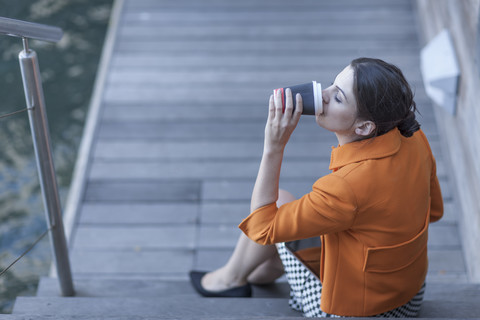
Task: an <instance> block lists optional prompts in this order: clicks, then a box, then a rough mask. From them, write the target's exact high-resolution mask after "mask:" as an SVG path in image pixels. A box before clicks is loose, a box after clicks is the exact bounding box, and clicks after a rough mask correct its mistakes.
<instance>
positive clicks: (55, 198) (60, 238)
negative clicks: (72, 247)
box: [18, 38, 75, 296]
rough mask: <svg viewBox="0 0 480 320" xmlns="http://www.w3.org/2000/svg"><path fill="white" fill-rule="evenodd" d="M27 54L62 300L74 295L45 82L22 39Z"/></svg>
mask: <svg viewBox="0 0 480 320" xmlns="http://www.w3.org/2000/svg"><path fill="white" fill-rule="evenodd" d="M23 44H24V50H23V51H21V52H20V53H19V56H18V59H19V61H20V69H21V72H22V79H23V87H24V91H25V99H26V102H27V108H28V117H29V120H30V129H31V131H32V137H33V146H34V150H35V157H36V161H37V166H38V175H39V178H40V186H41V189H42V196H43V203H44V207H45V214H46V216H47V223H48V226H49V228H51V232H50V239H51V241H52V249H53V256H54V258H55V262H56V269H57V275H58V279H59V282H60V287H61V291H62V295H63V296H73V295H75V290H74V288H73V281H72V273H71V269H70V260H69V257H68V247H67V241H66V238H65V231H64V228H63V222H62V208H61V204H60V198H59V194H58V187H57V179H56V175H55V167H54V165H53V156H52V148H51V142H50V134H49V127H48V121H47V114H46V108H45V100H44V97H43V88H42V81H41V79H40V69H39V66H38V59H37V54H36V53H35V51H33V50H31V49H29V48H28V40H27V39H26V38H23Z"/></svg>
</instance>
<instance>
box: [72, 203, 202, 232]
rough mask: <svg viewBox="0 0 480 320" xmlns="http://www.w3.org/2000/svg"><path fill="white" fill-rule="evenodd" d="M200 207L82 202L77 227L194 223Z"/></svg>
mask: <svg viewBox="0 0 480 320" xmlns="http://www.w3.org/2000/svg"><path fill="white" fill-rule="evenodd" d="M199 212H200V208H199V205H198V204H190V203H182V202H180V203H126V204H125V203H85V204H83V206H82V208H81V211H80V218H79V221H78V224H79V225H80V226H82V225H96V226H101V225H114V226H118V225H133V226H138V225H158V224H171V223H195V222H196V221H197V219H198V216H199Z"/></svg>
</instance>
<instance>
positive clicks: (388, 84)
mask: <svg viewBox="0 0 480 320" xmlns="http://www.w3.org/2000/svg"><path fill="white" fill-rule="evenodd" d="M350 65H351V67H352V68H353V71H354V77H355V78H354V84H353V92H354V93H355V99H356V101H357V108H358V117H359V118H361V119H365V120H371V121H373V122H374V123H375V126H376V129H375V131H374V133H373V134H372V136H373V137H374V136H380V135H382V134H384V133H387V132H388V131H390V130H392V129H393V128H395V127H397V128H398V129H399V130H400V133H401V134H402V135H403V136H405V137H410V136H412V135H413V133H414V132H415V131H417V130H419V129H420V124H419V123H418V122H417V120H416V119H415V112H416V111H417V107H416V105H415V101H413V93H412V90H411V88H410V85H409V84H408V82H407V80H406V79H405V77H404V76H403V73H402V71H401V70H400V69H399V68H397V67H396V66H394V65H392V64H389V63H387V62H385V61H383V60H380V59H372V58H359V59H355V60H353V61H352V62H351V63H350Z"/></svg>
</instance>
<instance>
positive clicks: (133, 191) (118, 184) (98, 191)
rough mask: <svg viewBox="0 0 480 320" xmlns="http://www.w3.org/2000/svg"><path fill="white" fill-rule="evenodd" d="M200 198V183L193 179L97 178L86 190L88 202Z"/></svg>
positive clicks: (191, 199)
mask: <svg viewBox="0 0 480 320" xmlns="http://www.w3.org/2000/svg"><path fill="white" fill-rule="evenodd" d="M199 199H200V183H199V181H196V180H191V179H188V180H160V181H158V180H157V181H142V180H136V181H105V180H99V181H98V180H95V181H89V182H88V183H87V188H86V192H85V201H86V202H92V201H99V202H102V201H107V202H125V203H128V202H152V201H171V202H177V201H185V202H196V201H198V200H199Z"/></svg>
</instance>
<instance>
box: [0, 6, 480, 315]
mask: <svg viewBox="0 0 480 320" xmlns="http://www.w3.org/2000/svg"><path fill="white" fill-rule="evenodd" d="M414 17H415V15H414V12H413V8H412V3H411V2H410V1H385V0H362V1H358V0H332V1H326V0H295V1H291V0H261V1H258V0H242V1H235V0H228V1H227V0H202V1H196V0H116V1H115V6H114V10H113V13H112V21H111V24H110V28H109V32H108V35H107V38H106V41H105V47H104V50H103V56H102V60H101V64H100V68H99V73H98V76H97V80H96V84H95V92H94V94H93V98H92V103H91V107H90V111H89V116H88V120H87V123H86V127H85V132H84V136H83V140H82V144H81V147H80V151H79V158H78V160H77V166H76V169H75V173H74V179H73V183H72V186H71V192H70V195H69V199H68V203H67V204H66V207H65V214H64V215H65V225H66V230H67V233H68V239H69V246H70V250H71V251H70V255H71V264H72V268H73V276H74V282H75V288H76V293H77V295H76V297H75V298H63V297H59V286H58V281H57V280H56V279H54V278H53V277H50V278H43V279H42V280H41V283H40V285H39V289H38V292H37V297H19V298H18V299H17V301H16V304H15V307H14V310H13V314H12V315H6V316H3V315H0V318H1V319H9V320H19V319H22V320H25V319H32V318H35V319H57V318H58V317H60V318H62V319H76V320H82V319H138V320H141V319H162V320H166V319H196V320H201V319H226V318H228V319H238V320H243V319H260V318H262V319H295V318H298V317H299V316H300V314H299V313H297V312H294V311H292V310H291V309H290V308H289V307H288V303H287V301H286V300H287V297H288V287H287V285H286V283H285V281H284V280H281V281H279V284H277V285H275V286H270V287H257V286H255V287H254V298H253V299H225V298H222V299H204V298H200V297H199V296H198V295H197V294H196V293H195V292H194V291H193V289H192V288H191V286H190V284H189V283H188V282H187V281H186V280H187V278H188V276H187V275H188V271H189V270H191V269H205V270H208V269H213V268H216V267H219V266H221V265H222V264H223V263H224V262H225V261H226V259H227V258H228V256H229V254H230V253H231V251H232V249H233V247H234V245H235V242H236V239H237V237H238V236H239V234H240V231H239V229H238V228H237V227H236V226H237V225H238V223H239V222H240V221H241V220H242V219H243V218H244V217H245V216H246V215H248V213H249V212H248V210H249V198H250V193H251V190H252V188H253V183H254V179H255V176H256V173H257V170H258V165H259V162H260V157H261V152H262V146H263V131H264V125H265V120H266V116H267V101H268V97H269V95H270V93H271V92H272V89H273V88H278V87H283V86H289V85H293V84H298V83H304V82H308V81H311V80H317V81H320V82H322V83H323V84H324V85H325V86H326V85H329V84H330V83H331V82H332V81H333V79H334V76H335V75H336V74H337V73H338V72H340V71H341V70H342V69H343V68H344V67H345V66H346V65H347V64H348V63H349V62H350V61H351V60H352V59H353V58H356V57H359V56H370V57H378V58H382V59H385V60H387V61H390V62H393V63H395V64H397V65H398V66H399V67H400V68H402V69H403V70H404V72H405V74H406V76H407V78H408V79H409V80H410V82H411V84H412V85H413V87H414V88H415V91H416V101H417V104H418V106H419V109H420V111H421V114H422V116H421V117H420V121H421V123H422V128H423V129H424V131H425V132H426V134H427V136H428V138H429V139H430V142H431V145H432V148H433V151H434V154H435V156H436V158H437V165H438V175H439V177H440V181H441V185H442V189H443V195H444V200H445V209H446V212H445V217H444V219H443V220H441V221H440V222H438V223H436V224H434V225H432V226H431V228H430V230H431V232H430V242H429V249H430V250H429V256H430V265H429V274H428V279H427V282H428V285H427V292H426V296H425V298H426V300H425V302H424V304H423V307H422V311H421V314H420V317H424V318H427V317H428V318H477V319H478V315H479V314H480V305H479V304H478V301H479V299H480V286H478V285H475V284H470V283H468V280H469V279H468V277H467V273H466V270H465V264H464V259H463V253H462V247H461V243H460V239H459V235H458V230H457V212H456V208H457V206H456V204H455V198H454V194H455V192H454V190H452V186H453V184H450V183H449V177H448V176H447V172H448V171H449V170H447V169H448V168H447V165H448V164H447V163H446V161H445V159H444V157H443V154H442V144H441V141H440V137H439V134H438V130H439V129H438V128H437V126H436V123H435V120H434V115H433V107H432V105H431V103H430V101H429V100H428V98H427V97H426V95H425V92H424V88H423V86H422V81H421V76H420V71H419V50H420V47H419V41H418V38H417V29H416V21H415V18H414ZM336 143H337V142H336V138H335V137H334V135H333V134H331V133H329V132H326V131H325V130H323V129H321V128H319V127H318V126H317V125H316V124H315V122H314V119H313V117H309V116H305V117H303V118H302V119H301V123H300V124H299V126H298V128H297V130H296V131H295V132H294V134H293V136H292V139H291V141H290V142H289V144H288V146H287V150H286V155H285V161H284V165H283V171H282V177H281V187H282V188H285V189H288V190H290V191H292V192H293V193H294V194H295V195H297V196H301V195H302V194H304V193H306V192H308V191H309V190H310V188H311V185H312V184H313V183H314V181H315V180H316V179H317V178H318V177H320V176H322V175H325V174H327V173H328V163H329V157H330V150H331V149H330V147H331V146H333V145H336ZM445 284H447V285H445Z"/></svg>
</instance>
